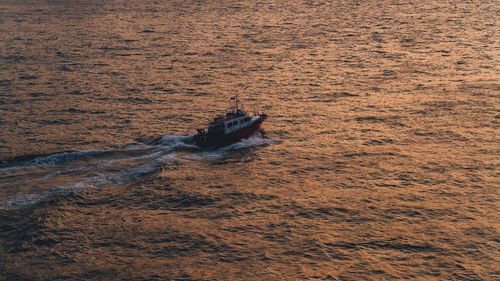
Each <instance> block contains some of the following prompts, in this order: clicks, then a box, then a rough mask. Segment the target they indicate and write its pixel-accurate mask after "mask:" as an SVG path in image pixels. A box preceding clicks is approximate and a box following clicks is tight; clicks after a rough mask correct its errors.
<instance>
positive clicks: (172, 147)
mask: <svg viewBox="0 0 500 281" xmlns="http://www.w3.org/2000/svg"><path fill="white" fill-rule="evenodd" d="M191 140H192V136H175V135H166V136H163V137H162V138H160V140H159V141H158V143H157V144H154V145H133V146H129V147H127V148H124V149H117V150H90V151H82V152H63V153H57V154H53V155H49V156H43V157H39V158H35V159H32V160H29V161H26V162H24V163H21V164H19V165H17V166H12V167H6V168H2V169H0V172H6V171H14V170H19V169H26V171H24V170H23V171H22V172H23V173H21V174H17V175H16V174H14V175H12V174H11V175H10V177H13V178H14V179H16V178H19V177H23V179H21V180H17V181H14V182H12V181H11V182H9V180H10V179H8V178H5V179H6V180H5V183H7V184H10V185H11V186H13V185H16V184H22V183H25V182H28V183H33V182H37V181H44V180H49V179H51V178H52V177H57V176H58V175H65V174H70V175H71V173H74V174H73V176H74V177H77V176H78V177H82V176H83V177H85V175H87V178H86V179H84V180H81V181H79V182H76V183H73V184H68V185H65V186H56V187H53V188H50V189H48V190H43V191H38V192H34V193H28V194H20V195H16V196H12V197H9V198H7V200H5V201H4V202H0V210H2V209H3V210H7V209H17V208H21V207H23V206H28V205H34V204H37V203H39V202H41V201H44V200H47V199H50V198H52V197H54V196H61V195H62V196H66V195H70V194H73V193H75V192H80V191H82V190H84V189H87V188H102V187H105V186H110V185H115V184H129V183H132V182H135V181H139V180H141V179H144V178H146V177H148V176H151V175H152V174H153V173H155V172H157V171H158V169H159V168H161V166H162V165H164V164H166V163H168V162H173V161H178V160H181V159H188V160H205V161H206V160H217V159H220V158H222V157H224V156H225V155H226V154H227V153H228V152H229V151H233V150H238V149H245V148H250V147H256V146H262V145H268V144H273V143H278V142H281V140H278V139H268V138H263V137H262V135H261V134H260V133H256V134H254V135H253V136H251V137H250V138H248V139H244V140H241V141H240V142H237V143H235V144H233V145H230V146H227V147H223V148H219V149H217V150H212V151H200V150H201V149H200V148H199V147H198V146H197V145H194V144H190V143H189V142H190V141H191ZM181 150H184V151H196V152H197V153H192V154H190V156H188V157H182V158H178V157H177V156H176V153H175V152H176V151H181ZM127 154H128V156H127ZM93 158H104V159H103V160H101V161H98V162H92V161H86V162H85V164H80V163H79V162H78V161H80V160H93ZM62 164H64V165H62ZM75 165H79V166H76V167H75ZM40 167H44V168H47V171H51V170H52V171H53V172H52V173H50V172H49V173H47V174H45V175H43V176H41V177H37V178H31V179H25V178H24V177H29V172H30V169H35V170H31V172H32V175H33V173H34V174H35V175H36V173H39V172H40V171H39V170H36V169H39V168H40ZM9 169H10V170H9ZM96 174H97V176H96ZM5 175H6V174H5ZM1 176H2V174H0V180H1V179H2V178H1ZM2 185H4V186H5V184H2Z"/></svg>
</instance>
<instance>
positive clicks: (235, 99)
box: [234, 94, 238, 112]
mask: <svg viewBox="0 0 500 281" xmlns="http://www.w3.org/2000/svg"><path fill="white" fill-rule="evenodd" d="M234 106H235V110H234V111H235V112H238V94H236V95H235V96H234Z"/></svg>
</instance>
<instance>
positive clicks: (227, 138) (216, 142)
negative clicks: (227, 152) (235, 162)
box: [193, 95, 267, 148]
mask: <svg viewBox="0 0 500 281" xmlns="http://www.w3.org/2000/svg"><path fill="white" fill-rule="evenodd" d="M231 99H232V100H234V106H232V107H231V108H230V109H229V110H227V112H226V113H225V114H220V115H218V116H216V117H215V118H214V119H213V120H212V121H211V122H210V123H209V124H208V129H207V130H205V129H204V128H202V129H197V134H196V135H194V137H193V141H194V142H195V143H196V144H197V145H198V146H199V147H202V148H212V147H213V148H217V147H222V146H227V145H230V144H233V143H236V142H238V141H239V140H241V139H245V138H248V137H250V136H251V135H253V134H254V133H255V132H256V131H259V130H260V129H261V126H262V123H263V122H264V121H265V120H266V119H267V115H266V114H265V113H254V114H253V115H249V114H247V112H246V111H245V110H243V108H242V107H240V105H239V100H238V95H236V96H235V97H233V98H231Z"/></svg>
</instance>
